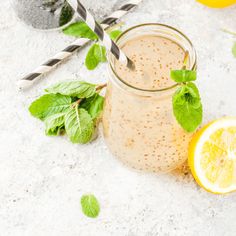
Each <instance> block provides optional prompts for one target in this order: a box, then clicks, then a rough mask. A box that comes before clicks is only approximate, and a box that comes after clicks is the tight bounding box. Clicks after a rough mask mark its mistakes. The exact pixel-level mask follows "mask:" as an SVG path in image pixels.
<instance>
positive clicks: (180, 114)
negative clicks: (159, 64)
mask: <svg viewBox="0 0 236 236" xmlns="http://www.w3.org/2000/svg"><path fill="white" fill-rule="evenodd" d="M171 78H172V79H173V80H174V81H175V82H177V83H179V87H178V89H177V90H176V92H175V93H174V95H173V97H172V106H173V113H174V115H175V118H176V120H177V121H178V123H179V124H180V125H181V126H182V128H183V129H184V130H186V131H187V132H193V131H195V130H196V129H197V127H198V126H199V125H200V124H201V122H202V103H201V98H200V94H199V91H198V88H197V86H196V85H195V84H194V83H193V82H192V81H195V80H196V78H197V74H196V71H193V70H185V69H183V70H173V71H171Z"/></svg>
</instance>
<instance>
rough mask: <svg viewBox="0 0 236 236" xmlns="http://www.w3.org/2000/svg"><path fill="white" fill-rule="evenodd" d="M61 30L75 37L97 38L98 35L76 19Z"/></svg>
mask: <svg viewBox="0 0 236 236" xmlns="http://www.w3.org/2000/svg"><path fill="white" fill-rule="evenodd" d="M62 32H63V33H64V34H66V35H69V36H74V37H77V38H88V39H91V40H97V39H98V36H97V35H96V34H95V33H94V32H93V31H92V30H91V29H90V28H89V27H88V26H87V24H86V23H85V22H83V21H78V22H75V23H72V24H70V25H69V26H67V27H66V28H65V29H63V30H62Z"/></svg>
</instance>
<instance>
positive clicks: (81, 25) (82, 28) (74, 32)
mask: <svg viewBox="0 0 236 236" xmlns="http://www.w3.org/2000/svg"><path fill="white" fill-rule="evenodd" d="M63 33H64V34H66V35H69V36H74V37H78V38H88V39H91V40H94V41H98V37H97V35H96V34H95V33H94V32H93V31H92V30H91V29H90V28H89V27H88V25H87V24H86V23H85V22H83V21H79V22H75V23H73V24H70V25H69V26H67V27H66V28H65V29H64V30H63ZM121 33H122V31H120V30H118V29H115V30H112V31H110V32H109V35H110V37H111V39H112V40H116V39H117V38H118V37H119V35H120V34H121ZM106 61H107V57H106V48H105V47H104V46H102V45H100V43H98V42H95V43H94V44H93V45H92V46H91V47H90V48H89V50H88V53H87V55H86V58H85V66H86V67H87V69H88V70H94V69H95V68H96V67H97V66H98V65H99V64H100V63H103V62H106Z"/></svg>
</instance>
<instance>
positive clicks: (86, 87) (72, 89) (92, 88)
mask: <svg viewBox="0 0 236 236" xmlns="http://www.w3.org/2000/svg"><path fill="white" fill-rule="evenodd" d="M45 91H46V92H48V93H53V94H62V95H68V96H72V97H78V98H88V97H91V96H93V95H94V94H95V92H96V85H95V84H90V83H87V82H85V81H78V80H77V81H66V82H60V83H57V84H55V85H53V86H51V87H49V88H47V89H45Z"/></svg>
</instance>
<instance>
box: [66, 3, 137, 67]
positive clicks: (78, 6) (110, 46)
mask: <svg viewBox="0 0 236 236" xmlns="http://www.w3.org/2000/svg"><path fill="white" fill-rule="evenodd" d="M68 2H69V4H70V5H71V6H72V7H73V8H74V10H75V11H77V12H78V13H79V15H80V16H81V18H82V19H83V20H84V22H85V23H86V24H87V25H88V26H89V28H90V29H91V30H92V31H93V32H94V33H95V34H96V35H97V36H98V38H99V39H100V41H101V42H102V44H103V45H104V46H105V48H106V49H107V51H110V52H111V53H112V54H113V55H114V56H115V58H116V59H117V60H118V61H120V62H121V63H123V64H125V65H126V66H127V67H128V68H134V64H133V62H132V61H131V60H130V59H129V58H128V57H127V56H126V55H125V53H124V52H123V51H122V50H121V49H120V48H119V47H118V46H117V44H116V43H115V42H114V41H113V40H112V39H111V38H110V36H109V34H107V33H106V32H105V30H104V29H103V28H102V26H101V25H100V24H99V23H98V22H97V21H96V20H95V18H94V17H93V16H92V14H91V13H90V12H89V11H88V10H87V9H86V8H85V7H84V5H83V4H82V3H81V2H80V1H79V0H77V3H76V1H75V0H68Z"/></svg>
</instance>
